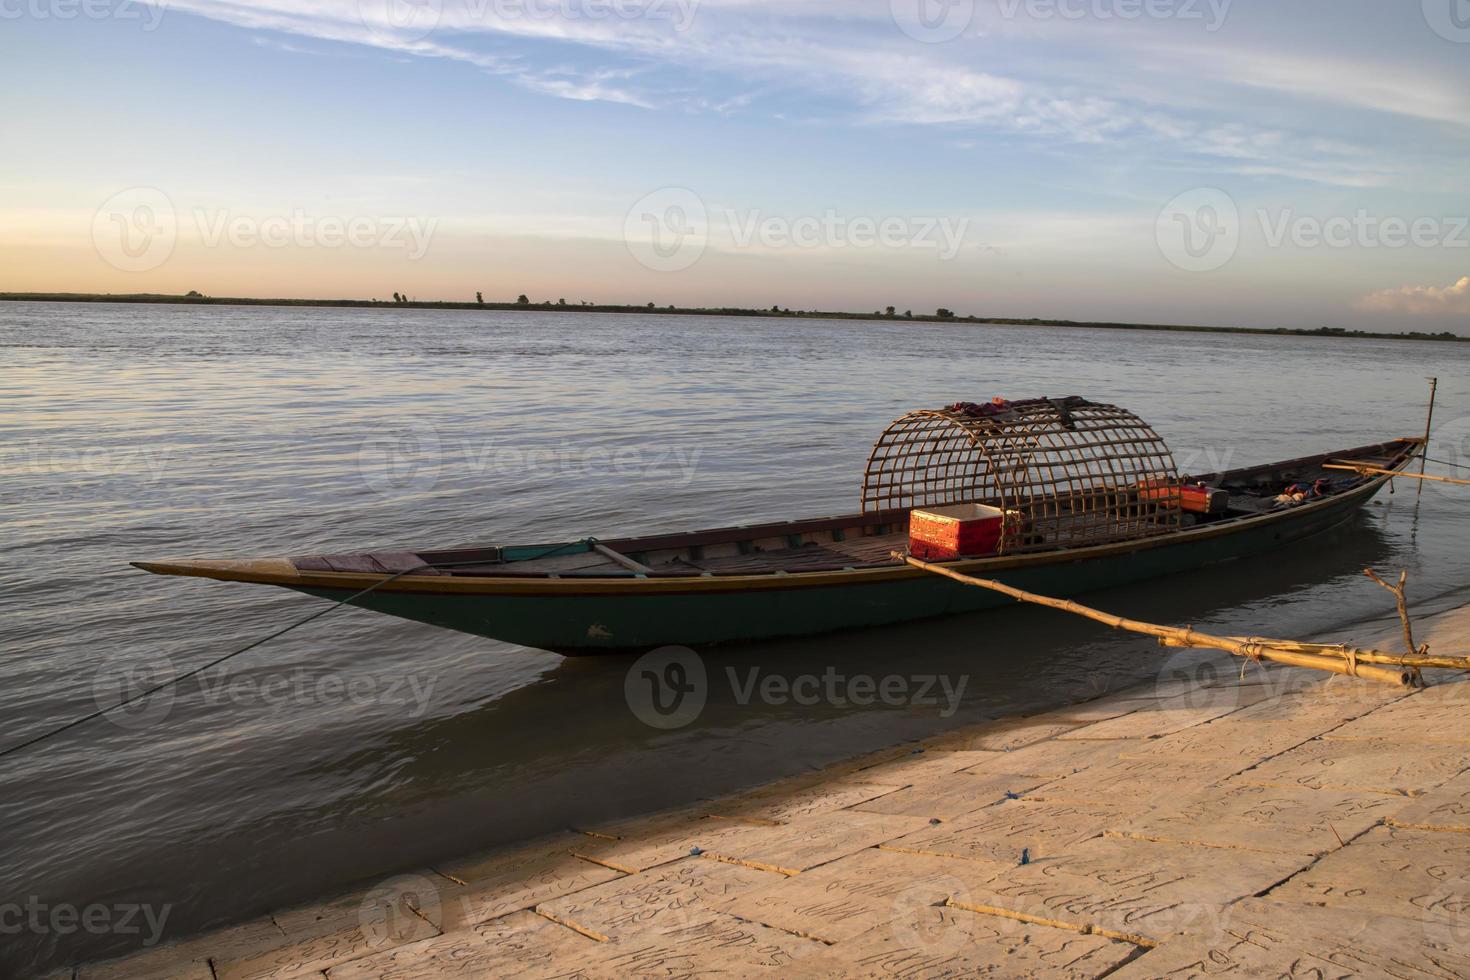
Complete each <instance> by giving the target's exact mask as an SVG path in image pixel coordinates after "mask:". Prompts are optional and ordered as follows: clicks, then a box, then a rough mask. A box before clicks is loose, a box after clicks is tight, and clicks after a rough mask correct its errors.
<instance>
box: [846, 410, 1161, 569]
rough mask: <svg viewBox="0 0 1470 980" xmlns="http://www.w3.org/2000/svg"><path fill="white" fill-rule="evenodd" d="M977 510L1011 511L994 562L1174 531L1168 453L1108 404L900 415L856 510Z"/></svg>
mask: <svg viewBox="0 0 1470 980" xmlns="http://www.w3.org/2000/svg"><path fill="white" fill-rule="evenodd" d="M965 503H983V504H989V505H991V506H994V507H999V508H1002V509H1003V510H1006V511H1010V512H1014V513H1015V515H1016V517H1015V519H1014V520H1013V521H1012V522H1008V524H1007V530H1006V533H1004V534H1003V535H1002V538H1001V541H1000V546H999V549H998V553H1000V554H1006V553H1014V552H1020V551H1028V550H1039V549H1051V548H1058V547H1077V546H1083V545H1093V544H1104V543H1107V542H1111V541H1126V540H1131V539H1134V538H1141V537H1147V536H1150V535H1154V534H1163V533H1167V532H1169V531H1175V530H1178V529H1179V527H1180V526H1181V523H1182V515H1183V509H1182V507H1181V497H1180V494H1179V471H1178V468H1177V467H1176V466H1175V463H1174V455H1173V453H1171V452H1170V451H1169V447H1168V446H1167V445H1165V443H1164V440H1163V439H1161V438H1160V437H1159V435H1158V433H1157V432H1155V431H1154V430H1153V428H1152V427H1150V426H1149V425H1148V424H1147V423H1146V422H1144V421H1143V420H1142V419H1141V418H1139V417H1138V416H1137V415H1134V414H1133V413H1132V412H1129V411H1127V410H1126V409H1122V408H1119V407H1118V406H1116V405H1104V404H1098V403H1095V402H1090V401H1087V400H1085V399H1082V398H1078V397H1075V396H1074V397H1070V398H1036V399H1031V400H1028V401H1016V402H1007V401H1004V400H1001V399H997V400H995V401H994V402H991V403H990V404H986V405H976V404H972V403H966V402H962V403H958V404H956V405H951V406H949V407H947V408H943V409H937V410H921V411H916V412H910V413H909V414H908V415H905V416H904V417H903V418H900V419H898V420H896V421H895V422H893V423H892V424H891V425H889V427H888V428H887V429H886V430H885V431H884V433H883V435H882V436H880V437H879V439H878V441H877V443H876V444H875V445H874V446H873V451H872V453H871V454H870V455H869V457H868V465H867V469H866V471H865V472H864V474H863V501H862V504H863V511H864V513H867V512H871V511H886V510H899V509H912V508H915V507H935V506H943V505H947V504H965Z"/></svg>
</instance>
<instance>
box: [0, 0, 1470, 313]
mask: <svg viewBox="0 0 1470 980" xmlns="http://www.w3.org/2000/svg"><path fill="white" fill-rule="evenodd" d="M0 6H3V9H0V31H3V32H4V37H5V38H6V41H7V43H6V45H5V48H6V62H7V65H8V72H9V75H10V78H11V82H12V84H11V85H9V86H7V87H6V92H7V94H6V96H5V97H4V98H5V100H6V102H7V106H6V110H7V111H6V116H7V126H6V139H5V143H6V147H7V150H8V152H7V153H6V154H5V161H4V163H3V164H0V167H3V176H0V182H3V185H4V188H5V194H4V196H3V199H0V291H8V292H109V293H143V292H153V293H184V292H187V291H189V290H198V291H199V292H202V293H205V294H207V295H212V296H240V297H287V298H327V299H334V298H348V299H372V298H377V299H389V298H390V297H391V296H392V294H393V293H401V294H403V295H405V296H409V297H412V298H414V299H420V300H453V301H473V300H474V298H475V294H476V293H477V292H478V293H482V294H483V296H484V298H485V300H487V301H495V302H508V301H513V300H514V299H515V298H516V296H517V295H519V294H527V295H528V296H529V297H530V299H531V300H532V301H533V302H540V301H542V300H550V301H552V302H555V301H557V300H559V299H565V300H566V301H567V302H568V303H569V304H577V303H580V302H584V301H586V302H594V303H608V304H614V303H616V304H639V305H641V304H644V303H649V302H652V303H657V304H658V305H660V306H662V305H668V304H675V305H680V306H741V307H761V308H768V307H770V306H771V305H773V304H775V305H779V306H782V307H790V308H792V309H823V310H850V311H856V312H870V311H872V310H875V309H883V308H886V307H888V306H894V307H896V308H897V309H898V310H900V311H902V310H905V309H912V310H913V311H914V312H915V313H919V312H924V313H932V312H933V311H934V310H935V309H936V308H940V307H945V308H949V309H953V310H954V311H956V312H957V313H960V314H973V315H980V316H995V317H1043V318H1053V317H1055V318H1067V319H1076V320H1103V321H1122V322H1150V323H1200V324H1218V325H1239V326H1251V327H1288V328H1308V329H1313V328H1317V327H1320V326H1324V325H1326V326H1332V327H1343V328H1347V329H1365V330H1383V331H1390V332H1397V331H1410V330H1412V331H1427V332H1435V331H1442V330H1450V331H1454V332H1456V333H1462V334H1470V193H1467V190H1466V173H1467V161H1470V4H1467V3H1466V2H1465V0H1414V2H1409V3H1399V4H1383V3H1377V2H1372V0H1351V2H1328V0H1309V2H1301V3H1293V4H1290V5H1283V4H1272V3H1268V2H1264V0H1234V2H1231V0H853V2H846V3H841V4H838V3H824V2H805V0H796V2H780V3H777V2H774V0H580V2H573V0H442V2H441V0H413V2H410V0H357V2H354V0H320V2H315V3H312V4H309V5H300V4H292V3H288V2H286V0H266V2H252V3H230V2H223V0H170V2H168V3H166V4H162V5H153V4H147V3H141V2H133V0H94V2H91V3H88V4H83V3H81V2H80V0H77V2H67V0H24V2H19V0H17V2H15V3H10V4H8V5H0Z"/></svg>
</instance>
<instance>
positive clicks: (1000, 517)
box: [909, 504, 1018, 561]
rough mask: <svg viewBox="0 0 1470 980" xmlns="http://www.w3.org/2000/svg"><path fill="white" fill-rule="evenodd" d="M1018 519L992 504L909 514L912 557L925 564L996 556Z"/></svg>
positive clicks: (927, 510)
mask: <svg viewBox="0 0 1470 980" xmlns="http://www.w3.org/2000/svg"><path fill="white" fill-rule="evenodd" d="M1017 517H1018V515H1017V514H1016V512H1015V511H1009V512H1007V511H1004V510H1002V509H1001V508H999V507H991V506H989V505H988V504H952V505H950V506H948V507H926V508H924V509H922V510H914V511H911V512H910V513H909V554H911V555H913V556H914V557H915V558H920V559H923V560H924V561H952V560H954V559H956V558H961V557H965V556H970V555H993V554H995V553H996V552H997V551H998V550H999V548H1000V540H1001V537H1002V535H1004V534H1005V530H1006V525H1007V522H1008V521H1009V522H1010V523H1011V524H1012V525H1014V523H1015V521H1016V519H1017Z"/></svg>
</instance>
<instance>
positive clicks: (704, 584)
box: [133, 397, 1423, 655]
mask: <svg viewBox="0 0 1470 980" xmlns="http://www.w3.org/2000/svg"><path fill="white" fill-rule="evenodd" d="M1422 445H1423V440H1422V439H1415V438H1400V439H1394V440H1392V441H1388V442H1381V443H1375V444H1373V445H1368V446H1360V447H1358V448H1355V449H1346V450H1340V451H1337V452H1331V453H1322V454H1320V455H1316V456H1311V457H1307V458H1303V459H1292V460H1286V461H1284V462H1279V463H1271V464H1267V465H1264V466H1254V467H1249V468H1245V469H1238V470H1232V471H1229V472H1224V473H1213V474H1204V475H1196V476H1192V477H1184V476H1181V475H1180V474H1179V473H1178V472H1177V470H1176V467H1175V463H1174V458H1173V455H1172V454H1171V453H1170V451H1169V449H1168V447H1167V446H1166V445H1165V444H1164V442H1163V440H1162V439H1160V438H1159V436H1158V435H1157V433H1155V432H1154V430H1153V429H1152V428H1150V427H1149V426H1148V425H1147V424H1145V423H1144V422H1143V421H1142V420H1141V419H1139V418H1138V417H1137V416H1135V415H1133V414H1132V413H1130V412H1128V411H1126V410H1124V409H1121V408H1118V407H1117V406H1113V405H1104V404H1098V403H1094V402H1089V401H1085V400H1083V399H1081V398H1075V397H1074V398H1067V399H1033V400H1029V401H1020V402H1001V401H1000V400H997V401H996V402H993V403H990V404H986V405H974V404H970V403H962V404H957V405H953V406H949V407H948V408H945V409H938V410H925V411H919V412H912V413H910V414H908V415H905V416H904V417H903V418H901V419H899V420H897V421H896V422H894V423H893V424H892V425H891V426H890V427H889V428H888V429H887V430H886V431H885V432H884V434H883V436H882V438H880V439H879V440H878V443H877V444H876V445H875V447H874V449H873V452H872V454H871V456H870V458H869V460H868V465H867V471H866V473H865V476H864V480H863V495H862V509H861V511H860V512H859V513H855V514H847V515H844V516H839V517H824V518H818V519H812V520H795V521H783V522H777V523H771V524H757V525H743V526H740V527H725V528H717V529H714V530H708V531H696V532H685V533H677V534H655V535H650V536H646V537H636V538H622V539H615V540H606V541H603V540H598V539H595V538H583V539H581V540H577V541H566V542H555V543H551V544H532V545H504V546H493V547H483V548H468V549H460V550H448V551H435V550H426V551H393V552H371V553H364V554H355V555H314V556H308V557H299V558H258V559H247V560H177V561H144V562H134V563H133V564H135V565H136V566H137V567H138V568H141V569H144V570H146V571H149V572H155V573H158V574H161V575H184V576H197V577H203V578H212V579H219V580H221V581H227V582H254V583H260V584H265V585H278V586H284V587H286V588H289V589H295V590H297V591H299V592H304V593H307V594H309V595H314V596H320V597H322V598H324V599H332V600H348V601H350V603H351V604H352V605H356V606H360V607H362V608H365V609H372V610H375V611H377V612H382V613H387V614H389V615H392V616H398V617H401V618H403V619H410V620H415V621H418V622H423V623H430V624H432V625H435V626H442V627H445V628H447V629H453V630H458V631H461V632H465V633H472V634H476V635H479V636H487V637H493V638H495V639H498V640H504V641H506V642H510V643H516V644H520V645H523V646H527V647H537V648H541V649H546V650H554V651H557V652H561V653H566V654H569V655H574V654H596V653H612V652H634V651H644V650H648V649H650V648H653V647H658V646H662V645H669V644H682V645H688V646H703V645H709V644H715V643H724V642H731V641H741V640H753V639H759V638H767V637H776V636H793V635H801V634H812V633H821V632H826V631H829V630H837V629H845V628H853V627H864V626H873V625H878V624H885V623H895V622H902V621H905V620H913V619H920V618H924V617H930V616H940V615H945V614H950V613H960V612H970V611H974V610H978V609H984V608H987V607H993V606H998V605H1003V604H1006V603H1008V602H1010V601H1011V600H1009V599H1006V598H1005V597H1003V596H999V595H996V594H994V593H992V592H987V591H985V590H980V589H973V588H966V587H965V586H963V585H961V584H959V583H957V582H954V581H951V580H949V579H946V578H943V577H940V576H937V575H934V574H932V573H930V572H926V571H924V570H922V569H918V568H915V567H912V566H910V565H908V564H905V563H904V562H903V561H902V560H901V558H900V557H895V553H899V554H902V553H904V552H905V551H906V549H907V547H908V544H909V537H908V533H909V517H910V513H911V512H912V511H913V510H914V509H916V508H933V507H937V506H942V505H953V504H963V503H972V502H979V503H985V504H989V505H992V506H994V507H998V508H1001V509H1002V510H1003V511H1005V512H1007V513H1013V514H1016V515H1018V518H1017V520H1016V521H1015V522H1014V524H1013V525H1012V526H1011V529H1010V530H1008V531H1007V533H1006V534H1005V535H1004V536H1002V537H1001V538H1000V539H999V540H998V541H997V542H996V544H995V546H994V547H993V550H992V551H991V552H990V553H987V554H981V555H966V556H963V557H960V558H957V559H955V560H953V561H949V562H946V563H945V567H948V568H953V569H957V570H960V571H963V572H965V573H967V574H970V575H975V576H982V577H986V578H994V579H998V580H1000V581H1002V582H1005V583H1007V584H1010V585H1014V586H1016V587H1019V588H1024V589H1028V590H1031V591H1034V592H1039V593H1043V594H1046V595H1052V596H1071V595H1076V594H1079V593H1082V592H1085V591H1087V590H1089V589H1096V588H1100V587H1105V586H1115V585H1119V584H1123V583H1128V582H1135V581H1139V580H1143V579H1147V578H1152V577H1156V576H1161V575H1168V574H1174V573H1179V572H1185V571H1188V570H1190V569H1196V568H1199V567H1201V566H1204V565H1209V564H1213V563H1217V562H1222V561H1228V560H1231V559H1235V558H1240V557H1243V556H1246V555H1251V554H1255V553H1258V552H1262V551H1265V550H1268V549H1271V548H1275V547H1280V546H1282V545H1286V544H1288V543H1291V542H1294V541H1299V540H1301V539H1303V538H1306V537H1308V536H1310V535H1313V534H1316V533H1317V532H1319V531H1323V530H1325V529H1327V528H1330V527H1332V526H1334V525H1337V524H1340V523H1342V522H1343V521H1345V520H1346V519H1348V518H1349V517H1350V516H1351V515H1352V514H1353V512H1354V511H1355V510H1356V509H1357V508H1359V507H1361V506H1362V505H1363V504H1364V503H1366V502H1367V501H1368V500H1369V499H1370V498H1371V497H1373V495H1374V494H1376V493H1377V492H1378V491H1379V490H1380V489H1382V487H1383V486H1384V484H1385V483H1387V482H1388V481H1389V480H1390V479H1391V478H1392V474H1393V473H1396V472H1398V471H1399V470H1401V469H1402V468H1403V467H1404V466H1405V465H1407V464H1408V463H1409V462H1410V461H1411V460H1412V459H1414V458H1415V457H1416V456H1417V454H1418V453H1419V451H1420V449H1421V447H1422ZM1339 462H1349V463H1356V464H1361V465H1366V466H1371V467H1375V468H1379V469H1381V470H1384V471H1386V472H1382V473H1375V474H1353V473H1344V472H1343V471H1341V470H1329V469H1325V468H1324V466H1325V465H1326V464H1329V463H1339ZM1200 485H1203V486H1204V487H1208V488H1213V489H1215V490H1219V491H1223V493H1214V494H1210V493H1207V492H1206V491H1205V490H1203V489H1200ZM1292 486H1296V488H1297V490H1298V491H1299V492H1298V494H1297V495H1296V496H1292V495H1289V494H1285V493H1284V491H1286V490H1288V488H1290V487H1292ZM1298 498H1299V499H1298ZM1205 499H1209V500H1210V502H1211V504H1212V507H1206V506H1204V505H1202V504H1200V505H1196V502H1197V501H1201V500H1205Z"/></svg>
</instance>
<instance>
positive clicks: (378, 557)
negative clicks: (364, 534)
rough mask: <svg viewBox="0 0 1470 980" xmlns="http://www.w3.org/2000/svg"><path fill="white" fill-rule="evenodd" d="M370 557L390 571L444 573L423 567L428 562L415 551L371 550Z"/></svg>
mask: <svg viewBox="0 0 1470 980" xmlns="http://www.w3.org/2000/svg"><path fill="white" fill-rule="evenodd" d="M368 557H369V558H371V559H372V560H373V561H375V562H377V563H378V564H379V565H382V566H383V567H384V568H385V569H387V570H388V571H390V572H407V571H412V572H413V574H415V575H443V574H444V573H443V572H441V571H439V570H438V569H436V568H421V567H420V566H421V565H424V564H425V563H426V560H425V558H424V556H423V555H420V554H418V553H417V552H413V551H370V552H368Z"/></svg>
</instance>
